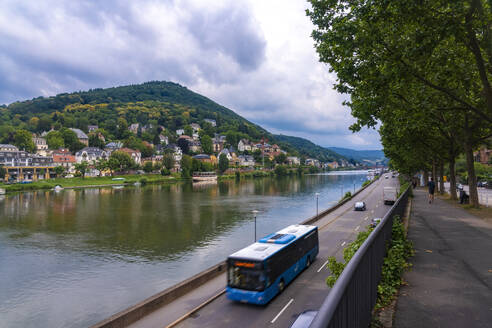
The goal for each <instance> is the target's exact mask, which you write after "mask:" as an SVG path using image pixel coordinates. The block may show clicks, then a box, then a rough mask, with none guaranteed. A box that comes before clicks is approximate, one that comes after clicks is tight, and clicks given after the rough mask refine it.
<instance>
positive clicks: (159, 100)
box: [0, 81, 343, 161]
mask: <svg viewBox="0 0 492 328" xmlns="http://www.w3.org/2000/svg"><path fill="white" fill-rule="evenodd" d="M205 119H213V120H215V121H216V123H217V126H216V127H211V126H207V134H208V135H210V136H211V137H212V136H213V135H214V133H219V134H222V135H226V136H227V141H228V142H229V143H230V144H232V145H234V146H236V145H237V142H238V141H239V140H240V139H241V138H247V139H250V140H253V141H257V140H259V139H260V138H261V137H265V138H267V139H268V142H269V143H271V144H273V143H278V144H279V146H281V147H282V149H284V150H286V151H288V152H289V153H290V154H293V155H304V156H306V157H313V158H317V159H319V160H321V161H333V160H339V159H342V158H343V157H342V156H340V155H338V154H336V153H335V152H333V151H330V150H327V149H325V148H322V147H320V146H317V145H315V144H313V143H312V142H310V141H308V140H306V139H302V138H296V137H288V136H280V135H277V136H273V135H272V134H270V133H269V132H268V131H266V130H265V129H263V128H262V127H260V126H258V125H256V124H254V123H252V122H250V121H248V120H246V119H244V118H243V117H241V116H239V115H237V114H236V113H234V112H233V111H232V110H230V109H228V108H226V107H224V106H221V105H219V104H217V103H215V102H214V101H212V100H210V99H208V98H206V97H204V96H202V95H200V94H197V93H195V92H193V91H191V90H189V89H187V88H186V87H183V86H181V85H179V84H176V83H172V82H159V81H153V82H146V83H143V84H138V85H128V86H119V87H113V88H107V89H92V90H88V91H79V92H73V93H62V94H59V95H56V96H53V97H38V98H34V99H32V100H26V101H18V102H14V103H12V104H10V105H8V106H0V143H2V142H3V143H9V142H12V140H13V138H14V134H15V131H16V130H19V129H24V130H27V131H29V132H32V133H42V132H44V131H48V130H50V129H52V128H54V129H55V130H58V129H60V128H64V127H65V128H79V129H81V130H83V131H84V132H86V133H87V132H88V126H89V125H97V126H98V128H99V131H98V132H100V133H101V134H102V135H103V136H104V138H105V140H106V141H109V140H121V141H125V145H127V146H132V147H135V148H139V149H141V150H145V149H144V148H145V147H143V146H142V142H143V141H147V142H149V143H153V142H154V143H155V140H156V139H158V138H157V137H158V135H159V134H165V135H166V136H168V137H169V140H170V141H171V142H175V141H176V135H175V131H176V129H182V128H184V127H185V126H187V125H189V124H191V123H198V124H200V125H201V126H202V127H204V126H206V125H207V124H206V123H205V121H204V120H205ZM135 123H138V124H139V125H140V127H144V126H145V127H150V128H148V129H145V131H144V130H143V129H142V132H140V131H139V133H138V134H137V135H134V134H132V133H131V132H129V129H128V127H129V126H130V125H132V124H135ZM159 126H161V127H164V128H165V130H164V132H162V131H160V129H157V127H159ZM132 136H133V139H132ZM135 139H137V141H135ZM79 146H80V145H79Z"/></svg>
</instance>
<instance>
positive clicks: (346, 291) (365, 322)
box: [309, 188, 409, 328]
mask: <svg viewBox="0 0 492 328" xmlns="http://www.w3.org/2000/svg"><path fill="white" fill-rule="evenodd" d="M408 194H409V188H407V190H406V191H405V192H404V193H403V194H402V195H401V196H400V197H399V198H398V200H397V201H396V202H395V204H394V205H393V206H392V207H391V209H390V211H389V212H388V213H386V215H385V216H384V218H383V219H382V220H381V222H380V223H379V224H378V225H377V226H376V228H375V229H374V231H373V232H372V233H371V234H370V235H369V237H368V238H367V239H366V241H365V242H364V243H363V244H362V245H361V247H360V248H359V250H358V251H357V252H356V253H355V254H354V256H353V257H352V259H351V260H350V261H349V263H348V264H347V266H346V267H345V269H344V270H343V272H342V274H341V275H340V277H338V280H337V282H336V283H335V285H334V286H333V288H332V290H331V291H330V293H329V294H328V296H327V297H326V299H325V300H324V302H323V304H322V305H321V308H320V309H319V311H318V314H317V315H316V317H315V318H314V320H313V322H312V323H311V325H310V326H309V327H310V328H326V327H330V328H335V327H337V328H338V327H346V328H356V327H364V328H367V327H369V324H370V323H371V316H372V309H373V308H374V305H375V304H376V298H377V288H378V284H379V281H380V279H381V269H382V265H383V260H384V257H385V256H386V246H387V244H388V242H389V241H390V239H391V232H392V227H393V218H394V217H395V216H396V215H399V216H400V217H403V213H404V211H405V207H406V204H407V200H408Z"/></svg>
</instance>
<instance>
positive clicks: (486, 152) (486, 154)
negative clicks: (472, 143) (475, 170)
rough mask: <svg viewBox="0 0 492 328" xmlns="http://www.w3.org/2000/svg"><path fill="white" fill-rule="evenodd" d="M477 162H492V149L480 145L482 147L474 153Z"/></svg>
mask: <svg viewBox="0 0 492 328" xmlns="http://www.w3.org/2000/svg"><path fill="white" fill-rule="evenodd" d="M473 157H474V158H475V162H479V163H481V164H491V158H492V149H488V148H487V147H486V146H482V147H480V149H479V150H478V151H476V152H474V153H473Z"/></svg>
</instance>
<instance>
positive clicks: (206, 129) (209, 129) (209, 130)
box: [200, 122, 215, 138]
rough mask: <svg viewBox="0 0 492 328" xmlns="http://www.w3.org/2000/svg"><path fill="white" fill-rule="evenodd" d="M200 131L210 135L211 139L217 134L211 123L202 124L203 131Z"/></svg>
mask: <svg viewBox="0 0 492 328" xmlns="http://www.w3.org/2000/svg"><path fill="white" fill-rule="evenodd" d="M200 131H203V132H204V133H205V134H206V135H208V136H209V137H211V138H212V137H213V136H214V134H215V128H214V127H213V125H212V124H210V123H209V122H203V123H202V130H200Z"/></svg>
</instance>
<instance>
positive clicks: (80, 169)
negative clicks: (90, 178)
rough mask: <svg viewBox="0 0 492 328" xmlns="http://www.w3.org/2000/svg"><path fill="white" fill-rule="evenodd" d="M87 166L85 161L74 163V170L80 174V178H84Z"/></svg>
mask: <svg viewBox="0 0 492 328" xmlns="http://www.w3.org/2000/svg"><path fill="white" fill-rule="evenodd" d="M88 168H89V164H88V163H87V162H86V161H83V162H81V163H77V164H75V170H76V171H77V172H78V173H79V174H80V175H81V176H82V179H85V173H86V172H87V169H88Z"/></svg>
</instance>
